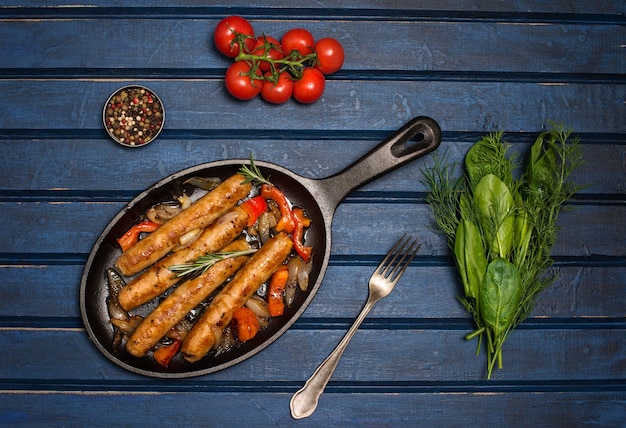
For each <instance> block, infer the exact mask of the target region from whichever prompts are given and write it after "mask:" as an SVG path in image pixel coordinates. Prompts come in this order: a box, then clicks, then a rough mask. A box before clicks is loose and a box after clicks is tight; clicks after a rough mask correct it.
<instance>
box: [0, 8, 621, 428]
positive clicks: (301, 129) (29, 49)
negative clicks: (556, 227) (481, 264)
mask: <svg viewBox="0 0 626 428" xmlns="http://www.w3.org/2000/svg"><path fill="white" fill-rule="evenodd" d="M43 3H45V6H44V5H43ZM144 3H145V5H144ZM151 3H152V2H147V1H142V0H139V1H135V2H132V6H131V7H129V6H127V5H128V2H122V1H111V2H105V1H101V0H94V1H92V2H89V4H87V3H85V4H83V5H78V4H73V3H72V4H71V5H70V6H66V4H65V3H63V2H59V1H48V2H36V1H31V0H22V1H20V2H19V4H18V3H17V2H16V1H11V0H2V1H0V5H1V6H2V7H1V8H0V41H1V46H2V48H1V49H2V54H1V55H0V94H2V102H1V103H0V149H1V151H0V152H1V153H2V156H1V157H0V170H1V171H2V180H1V181H0V213H1V215H2V226H1V230H2V240H1V241H0V346H1V348H2V361H1V362H0V425H2V426H20V427H22V426H91V425H93V424H94V423H96V422H97V425H101V426H138V425H144V426H148V425H176V426H254V427H256V426H259V427H267V426H314V427H320V426H348V425H354V426H373V427H381V426H394V427H395V426H425V427H426V426H450V427H453V426H567V427H573V426H611V427H617V426H625V425H626V318H625V315H626V105H625V100H626V18H625V16H624V13H625V12H626V5H625V3H624V2H623V0H605V1H599V0H598V1H589V0H568V1H565V0H558V1H554V2H541V1H532V0H529V1H515V2H500V1H494V0H477V1H465V0H461V1H458V2H455V4H454V6H452V5H448V4H446V2H441V1H431V0H427V1H420V2H414V1H409V0H391V1H373V0H368V1H360V2H355V1H351V0H333V1H330V2H310V3H308V2H299V1H297V2H284V3H285V4H282V3H283V2H279V1H274V0H267V1H264V2H260V1H252V2H241V3H242V4H243V3H245V4H246V5H245V6H243V5H242V6H241V7H239V6H237V5H232V4H231V3H232V2H230V1H218V2H206V1H205V2H203V1H197V0H185V1H183V2H178V3H176V2H172V3H171V4H170V3H168V2H161V3H163V4H162V5H161V6H160V7H153V6H152V5H151ZM210 3H213V4H210ZM230 14H239V15H243V16H245V17H247V18H248V19H249V20H250V21H251V22H252V24H253V25H254V27H255V30H256V31H257V32H258V33H261V32H264V33H266V34H268V35H274V36H278V37H280V36H281V35H282V34H283V33H285V32H286V31H287V30H288V29H290V28H293V27H304V28H306V29H308V30H309V31H311V32H312V33H313V35H314V36H315V37H316V38H321V37H326V36H328V37H334V38H336V39H338V40H339V41H340V42H341V43H342V44H343V46H344V48H345V51H346V61H345V64H344V67H343V69H342V70H341V71H339V72H338V73H336V74H334V75H332V76H330V77H329V79H328V82H327V86H326V91H325V93H324V96H323V97H322V99H321V100H320V101H318V102H317V103H315V104H311V105H302V104H298V103H296V102H293V101H291V102H288V103H287V104H284V105H280V106H274V105H270V104H267V103H265V102H263V101H262V100H261V99H255V100H253V101H249V102H241V101H237V100H235V99H233V98H232V97H230V96H229V95H228V93H227V92H226V90H225V88H224V83H223V75H224V72H225V70H226V68H227V67H228V65H229V64H230V60H228V59H226V58H224V57H222V56H221V55H220V54H218V52H217V51H216V50H215V48H214V47H213V45H212V32H213V29H214V28H215V25H216V24H217V22H218V21H219V20H220V19H221V18H223V17H224V16H227V15H230ZM127 84H143V85H147V86H149V87H151V88H152V89H154V90H155V91H156V92H157V94H158V95H159V96H160V97H161V98H162V99H163V102H164V104H165V108H166V110H167V115H166V125H165V129H164V131H163V133H162V134H161V136H159V138H158V140H156V141H155V142H154V143H152V144H150V145H149V146H146V147H144V148H141V149H133V150H130V149H125V148H123V147H121V146H119V145H117V144H115V143H113V142H112V141H111V140H110V139H108V138H107V136H106V134H105V131H104V129H103V126H102V122H101V112H102V107H103V105H104V102H105V101H106V99H107V97H108V96H109V95H110V94H111V93H112V92H113V91H114V90H116V89H117V88H119V87H121V86H124V85H127ZM420 115H426V116H430V117H432V118H434V119H435V120H436V121H437V122H438V123H439V125H440V126H441V128H442V130H443V142H442V148H441V149H443V148H444V147H445V149H446V150H448V151H449V153H450V156H451V158H452V160H454V161H460V160H461V159H462V158H463V156H464V154H465V153H466V151H467V150H468V149H469V147H470V146H471V144H472V143H474V142H475V141H477V140H478V139H479V138H480V137H481V136H482V135H485V134H486V133H489V132H492V131H496V130H503V131H505V132H506V135H507V136H508V140H509V141H510V142H511V143H513V145H514V148H515V149H516V150H519V151H521V152H523V151H524V150H526V149H527V148H528V147H529V145H530V143H532V142H533V141H534V139H535V137H536V136H537V134H538V133H539V132H541V131H542V130H544V129H545V128H546V127H548V126H549V123H550V121H556V122H560V123H562V124H564V125H566V126H568V127H570V128H572V129H573V130H574V132H575V133H576V134H577V135H579V136H580V138H581V141H582V149H583V154H584V158H585V162H586V163H585V165H584V166H582V167H581V168H580V169H579V170H577V172H576V173H575V175H574V180H575V181H576V182H578V183H581V184H588V187H586V188H585V189H584V190H583V191H581V192H579V193H578V194H577V195H576V197H575V200H574V201H573V203H572V205H573V208H574V209H573V210H571V211H568V212H565V213H563V214H562V216H561V217H560V220H559V224H560V226H561V228H562V229H561V231H560V233H559V236H558V242H557V244H556V246H555V248H554V252H553V255H554V258H555V260H556V265H555V270H556V272H557V273H558V274H559V278H558V280H557V281H556V283H555V284H554V286H553V287H551V288H550V289H549V290H547V291H546V292H545V293H544V294H543V295H542V296H541V298H540V299H539V301H538V304H537V307H536V309H535V310H534V312H533V313H532V315H531V317H530V318H529V319H528V320H527V321H526V322H525V323H524V324H523V325H521V326H520V327H519V328H518V330H517V331H516V332H515V333H514V334H513V336H512V337H511V338H510V339H509V340H508V342H507V343H506V345H505V349H504V355H505V361H504V369H503V370H498V371H496V372H495V373H494V375H493V378H492V379H491V380H489V381H488V380H486V369H485V356H484V354H481V355H479V356H476V355H475V343H474V342H466V341H465V340H464V339H463V337H464V335H465V334H466V333H468V332H469V331H471V330H472V324H471V322H470V319H469V317H468V315H467V313H466V312H465V311H464V309H463V308H462V307H461V306H460V304H459V303H458V302H457V300H456V299H455V296H457V295H458V294H459V293H460V291H461V290H460V288H459V284H458V282H457V277H456V273H455V269H454V266H453V262H452V259H451V257H450V254H449V252H448V250H447V248H446V244H445V240H444V239H443V237H442V236H440V235H438V234H437V233H435V232H434V231H433V230H432V229H431V228H429V224H430V222H431V218H430V210H429V207H428V205H427V204H426V203H425V202H424V196H425V190H426V189H425V187H424V185H423V184H422V183H421V181H420V178H421V173H420V171H421V170H422V169H423V168H428V167H429V166H432V162H433V160H432V157H426V158H424V159H420V160H417V161H414V162H412V163H410V164H409V165H406V166H404V167H402V168H400V169H398V170H396V171H394V172H392V173H391V174H388V175H386V176H384V177H382V178H380V179H377V180H376V181H374V182H372V183H370V184H368V185H366V186H364V187H362V188H361V189H359V190H358V191H355V192H352V193H351V194H350V195H348V197H347V198H346V199H345V200H344V201H343V202H342V203H341V204H340V205H339V207H338V209H337V212H336V215H335V219H334V224H333V230H332V234H333V244H332V256H331V259H330V266H329V268H328V271H327V273H326V276H325V279H324V281H323V283H322V285H321V287H320V289H319V292H318V293H317V295H316V297H315V299H314V300H313V302H312V304H311V305H310V306H309V307H308V309H307V310H306V311H305V313H304V314H303V316H302V317H301V318H300V319H299V321H298V322H297V323H296V324H295V325H294V326H293V327H292V328H291V329H290V330H289V331H288V332H286V333H285V334H284V335H283V336H282V337H281V338H280V339H279V340H277V341H276V342H275V343H273V344H272V345H271V346H270V347H268V348H267V349H265V350H263V351H262V352H261V353H259V354H257V355H256V356H254V357H253V358H250V359H248V360H246V361H244V362H242V363H240V364H238V365H236V366H234V367H231V368H228V369H226V370H223V371H220V372H217V373H214V374H210V375H206V376H200V377H194V378H188V379H177V380H167V379H162V380H159V379H154V378H150V377H144V376H140V375H136V374H133V373H131V372H128V371H126V370H124V369H122V368H120V367H118V366H117V365H115V364H113V363H112V362H110V361H109V360H107V359H106V358H105V357H104V356H103V355H102V354H101V353H100V352H99V351H98V350H97V349H96V347H95V346H94V345H93V344H92V343H91V342H90V340H89V338H88V336H87V334H86V332H85V329H84V327H83V323H82V321H81V316H80V311H79V295H78V293H79V284H80V280H81V275H82V272H83V267H84V264H85V262H86V259H87V255H88V254H89V252H90V251H91V249H92V246H93V245H94V242H95V240H96V238H97V237H98V235H99V234H100V233H101V231H102V230H103V228H104V227H105V226H106V225H107V224H108V222H109V221H110V220H111V218H113V216H114V215H115V214H116V213H117V212H118V211H119V210H121V209H122V208H123V207H124V205H125V204H126V203H127V202H129V201H130V200H131V199H132V198H133V197H134V196H135V195H137V194H138V193H140V192H141V191H142V190H143V189H145V188H147V187H149V186H150V185H152V184H153V183H155V182H156V181H158V180H160V179H161V178H163V177H166V176H168V175H169V174H172V173H174V172H176V171H178V170H181V169H183V168H187V167H190V166H193V165H196V164H199V163H203V162H208V161H214V160H222V159H231V158H247V157H249V155H250V153H252V154H253V155H254V157H255V159H260V160H266V161H270V162H273V163H276V164H279V165H281V166H283V167H286V168H288V169H290V170H292V171H294V172H295V173H297V174H300V175H304V176H307V177H313V178H321V177H327V176H329V175H331V174H333V173H335V172H338V171H339V170H341V169H342V168H343V167H345V166H347V165H349V164H351V163H352V162H354V161H355V160H356V159H358V158H359V157H360V156H361V155H362V154H364V153H365V152H367V151H368V150H369V149H370V148H372V147H374V146H375V145H376V144H377V143H378V142H380V141H381V140H383V139H384V138H385V137H387V136H388V135H389V134H391V133H392V132H393V131H394V130H396V129H397V128H399V127H400V126H401V125H402V124H404V123H405V122H407V121H408V120H409V119H411V118H412V117H415V116H420ZM441 149H440V150H441ZM405 231H412V232H413V233H414V234H415V235H416V236H417V237H418V238H419V240H420V241H421V242H422V248H421V250H420V254H419V255H418V257H417V258H416V259H415V261H414V262H413V263H412V264H411V266H410V268H409V269H408V271H407V273H406V274H405V276H404V277H403V279H402V281H401V282H400V283H399V284H398V286H397V288H396V289H395V290H394V291H393V293H392V294H391V295H390V296H389V297H387V298H386V299H384V300H382V301H381V302H380V303H379V305H378V306H377V307H376V308H375V309H374V310H373V311H372V313H371V314H370V316H369V317H368V318H367V320H366V321H365V323H364V324H363V326H362V328H361V330H359V331H358V332H357V334H356V336H355V338H354V339H353V342H352V343H351V344H350V346H349V347H348V349H347V351H346V353H345V354H344V356H343V359H342V360H341V362H340V363H339V365H338V367H337V370H336V372H335V374H334V376H333V378H332V379H331V382H330V383H329V385H328V388H327V390H326V392H325V394H324V395H323V396H322V398H321V400H320V405H319V408H318V409H317V411H316V412H315V413H314V414H313V415H312V416H311V417H310V418H308V419H304V420H301V421H297V422H296V421H295V420H293V419H292V418H291V416H290V413H289V400H290V398H291V395H292V394H293V393H294V392H295V391H296V390H297V389H299V388H300V387H301V386H302V384H303V383H304V381H305V380H306V379H307V378H308V376H309V375H310V374H311V373H312V371H313V370H314V369H315V367H316V366H317V365H318V364H319V363H320V362H321V361H322V360H323V359H324V358H325V357H326V355H327V354H328V353H329V352H330V351H331V350H332V349H333V348H334V347H335V345H336V344H337V343H338V342H339V340H340V338H341V337H342V336H343V334H344V333H345V331H346V330H347V329H348V327H349V325H350V324H351V323H352V321H353V320H354V318H355V316H356V314H357V313H358V311H359V310H360V308H361V306H362V305H363V303H364V301H365V298H366V291H367V289H366V282H367V278H368V277H369V275H370V274H371V273H372V271H373V269H374V266H375V265H376V264H377V263H378V261H379V260H380V259H381V256H382V255H383V254H384V253H385V252H386V251H387V249H388V248H389V247H390V245H391V244H392V243H393V242H394V241H395V240H396V239H397V238H398V237H399V236H400V235H401V234H402V233H403V232H405Z"/></svg>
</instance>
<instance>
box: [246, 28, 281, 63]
mask: <svg viewBox="0 0 626 428" xmlns="http://www.w3.org/2000/svg"><path fill="white" fill-rule="evenodd" d="M266 51H267V56H266V57H267V58H268V59H270V60H277V59H283V56H284V55H283V51H282V50H281V47H280V42H279V41H278V40H276V39H275V38H274V37H272V36H265V35H263V36H259V37H257V38H256V40H255V42H254V46H253V47H252V55H258V56H265V54H266ZM259 68H260V69H261V71H268V70H269V69H270V68H271V66H270V63H269V62H268V61H259Z"/></svg>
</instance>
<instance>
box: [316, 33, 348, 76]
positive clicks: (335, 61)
mask: <svg viewBox="0 0 626 428" xmlns="http://www.w3.org/2000/svg"><path fill="white" fill-rule="evenodd" d="M315 52H316V53H317V64H316V65H315V68H317V69H318V70H319V71H321V72H322V73H324V74H332V73H334V72H336V71H337V70H339V69H340V68H341V66H342V65H343V59H344V53H343V46H341V43H339V42H338V41H337V40H335V39H333V38H330V37H326V38H324V39H320V40H318V41H317V43H316V44H315Z"/></svg>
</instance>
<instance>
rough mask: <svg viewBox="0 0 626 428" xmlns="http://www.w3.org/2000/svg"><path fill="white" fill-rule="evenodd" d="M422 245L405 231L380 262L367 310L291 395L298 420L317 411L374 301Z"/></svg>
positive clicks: (398, 277) (390, 287)
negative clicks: (343, 355)
mask: <svg viewBox="0 0 626 428" xmlns="http://www.w3.org/2000/svg"><path fill="white" fill-rule="evenodd" d="M419 248H420V245H416V240H415V239H413V238H412V237H410V236H407V234H404V236H402V238H400V240H398V242H396V244H395V245H394V246H393V248H392V249H391V250H390V251H389V253H388V254H387V256H386V257H385V258H384V259H383V261H382V262H381V263H380V264H379V265H378V267H377V268H376V270H375V271H374V273H373V274H372V276H371V278H370V280H369V295H368V297H367V301H366V302H365V305H364V306H363V309H361V313H359V315H358V316H357V318H356V320H355V321H354V324H352V327H350V329H349V330H348V332H347V333H346V335H345V336H344V337H343V339H341V342H339V344H338V345H337V347H336V348H335V349H334V350H333V352H331V353H330V355H329V356H328V357H327V358H326V359H325V360H324V361H323V362H322V364H320V365H319V367H318V368H317V369H316V370H315V372H313V374H312V375H311V377H310V378H309V380H307V381H306V383H305V384H304V386H303V387H302V389H300V390H299V391H298V392H296V393H295V394H294V395H293V397H292V398H291V401H290V403H289V408H290V409H291V416H292V417H293V418H294V419H302V418H306V417H307V416H310V415H311V414H312V413H313V412H314V411H315V409H316V408H317V400H318V399H319V397H320V395H322V392H324V388H326V384H327V383H328V381H329V380H330V377H331V376H332V374H333V372H334V371H335V367H337V363H338V362H339V359H340V358H341V355H342V354H343V351H344V350H345V349H346V347H347V346H348V343H349V342H350V340H351V339H352V336H354V333H355V332H356V331H357V329H358V328H359V326H360V325H361V323H362V322H363V320H364V319H365V317H366V316H367V314H368V313H369V311H370V310H371V309H372V307H373V306H374V304H375V303H376V302H378V301H379V300H380V299H382V298H383V297H385V296H387V295H388V294H389V293H391V290H393V288H394V287H395V285H396V283H397V282H398V280H399V279H400V276H402V274H403V273H404V271H405V270H406V268H407V267H408V266H409V263H410V262H411V260H413V257H414V256H415V254H416V253H417V250H419Z"/></svg>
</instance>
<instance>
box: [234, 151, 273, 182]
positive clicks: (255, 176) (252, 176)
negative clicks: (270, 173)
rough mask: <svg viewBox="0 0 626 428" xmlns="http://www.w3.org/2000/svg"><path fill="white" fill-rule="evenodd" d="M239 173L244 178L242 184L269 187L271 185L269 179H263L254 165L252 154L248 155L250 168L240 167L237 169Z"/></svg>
mask: <svg viewBox="0 0 626 428" xmlns="http://www.w3.org/2000/svg"><path fill="white" fill-rule="evenodd" d="M239 173H240V174H241V175H243V176H244V177H246V179H245V180H244V183H253V184H269V185H270V186H271V185H272V183H271V182H270V181H269V179H267V178H265V177H263V173H262V172H261V171H260V170H259V168H258V167H257V166H256V165H255V163H254V159H253V158H252V154H250V166H248V165H242V166H241V168H239Z"/></svg>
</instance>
